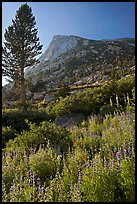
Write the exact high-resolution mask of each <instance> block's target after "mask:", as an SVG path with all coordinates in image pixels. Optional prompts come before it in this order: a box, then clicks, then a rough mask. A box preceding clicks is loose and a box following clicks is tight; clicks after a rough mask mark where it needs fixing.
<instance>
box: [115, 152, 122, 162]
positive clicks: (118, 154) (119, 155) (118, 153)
mask: <svg viewBox="0 0 137 204" xmlns="http://www.w3.org/2000/svg"><path fill="white" fill-rule="evenodd" d="M120 157H121V151H120V150H119V151H118V152H117V153H116V159H117V162H118V163H120Z"/></svg>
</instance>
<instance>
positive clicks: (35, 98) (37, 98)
mask: <svg viewBox="0 0 137 204" xmlns="http://www.w3.org/2000/svg"><path fill="white" fill-rule="evenodd" d="M42 99H43V94H41V93H35V94H34V96H33V100H42Z"/></svg>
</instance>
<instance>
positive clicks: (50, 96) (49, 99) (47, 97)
mask: <svg viewBox="0 0 137 204" xmlns="http://www.w3.org/2000/svg"><path fill="white" fill-rule="evenodd" d="M52 100H54V97H53V96H52V95H46V96H45V97H44V101H45V102H50V101H52Z"/></svg>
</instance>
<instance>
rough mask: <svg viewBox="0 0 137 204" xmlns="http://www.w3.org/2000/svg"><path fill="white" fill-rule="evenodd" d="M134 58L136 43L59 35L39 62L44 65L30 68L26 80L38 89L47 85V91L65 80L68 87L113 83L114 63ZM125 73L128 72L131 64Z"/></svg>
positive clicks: (127, 40)
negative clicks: (38, 83) (110, 81)
mask: <svg viewBox="0 0 137 204" xmlns="http://www.w3.org/2000/svg"><path fill="white" fill-rule="evenodd" d="M134 55H135V39H118V40H117V39H115V40H90V39H85V38H81V37H78V36H64V35H55V36H54V37H53V39H52V41H51V43H50V44H49V46H48V48H47V50H46V51H45V52H44V53H43V54H42V55H41V57H40V58H39V60H40V63H39V64H38V65H36V66H33V67H29V68H26V71H25V77H26V78H27V79H28V81H29V82H30V83H32V84H33V85H34V86H35V85H36V84H37V83H36V82H38V81H42V82H44V86H45V87H46V90H47V91H50V90H52V89H54V88H57V87H58V84H59V83H60V81H61V80H64V81H65V83H67V84H68V85H71V84H73V83H74V82H77V81H80V83H83V81H84V84H85V83H91V84H92V83H95V82H96V81H101V80H103V81H104V80H109V79H110V75H111V69H112V66H113V62H116V61H118V60H119V58H120V59H126V60H127V61H130V60H131V59H132V58H133V56H134ZM125 64H126V63H125ZM122 69H127V64H126V65H125V67H122ZM119 70H121V67H119V69H117V70H116V71H117V72H119ZM44 86H43V88H45V87H44Z"/></svg>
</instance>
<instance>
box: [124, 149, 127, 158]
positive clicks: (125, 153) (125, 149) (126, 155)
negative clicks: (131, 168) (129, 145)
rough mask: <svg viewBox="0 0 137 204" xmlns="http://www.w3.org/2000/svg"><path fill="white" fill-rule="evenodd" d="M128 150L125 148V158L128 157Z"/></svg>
mask: <svg viewBox="0 0 137 204" xmlns="http://www.w3.org/2000/svg"><path fill="white" fill-rule="evenodd" d="M127 154H128V153H127V150H126V148H124V158H126V157H127Z"/></svg>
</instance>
